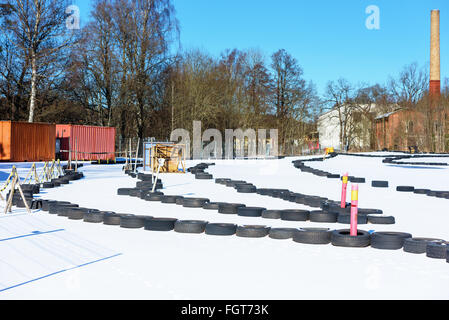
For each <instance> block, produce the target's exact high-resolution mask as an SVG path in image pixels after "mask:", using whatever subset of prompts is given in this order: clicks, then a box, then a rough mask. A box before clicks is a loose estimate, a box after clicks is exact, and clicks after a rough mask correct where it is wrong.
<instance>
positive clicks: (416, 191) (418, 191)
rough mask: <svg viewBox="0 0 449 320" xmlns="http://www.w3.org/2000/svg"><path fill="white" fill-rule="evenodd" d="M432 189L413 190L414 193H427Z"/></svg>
mask: <svg viewBox="0 0 449 320" xmlns="http://www.w3.org/2000/svg"><path fill="white" fill-rule="evenodd" d="M429 191H430V189H415V190H413V193H416V194H427V193H428V192H429Z"/></svg>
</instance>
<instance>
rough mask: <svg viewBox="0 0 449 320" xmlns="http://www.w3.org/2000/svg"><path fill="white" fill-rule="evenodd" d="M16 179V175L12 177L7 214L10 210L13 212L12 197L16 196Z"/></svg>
mask: <svg viewBox="0 0 449 320" xmlns="http://www.w3.org/2000/svg"><path fill="white" fill-rule="evenodd" d="M16 179H17V177H14V178H13V179H12V184H11V192H10V193H9V198H8V201H7V202H6V208H5V214H7V213H8V212H11V205H12V197H13V196H14V190H15V185H16Z"/></svg>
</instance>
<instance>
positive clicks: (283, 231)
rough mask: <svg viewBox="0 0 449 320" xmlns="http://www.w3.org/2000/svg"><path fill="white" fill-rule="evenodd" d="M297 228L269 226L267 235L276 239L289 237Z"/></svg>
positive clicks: (291, 236)
mask: <svg viewBox="0 0 449 320" xmlns="http://www.w3.org/2000/svg"><path fill="white" fill-rule="evenodd" d="M297 230H298V229H295V228H270V231H269V233H268V236H269V237H270V238H271V239H277V240H285V239H291V238H293V235H294V234H295V231H297Z"/></svg>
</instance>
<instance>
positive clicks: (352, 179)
mask: <svg viewBox="0 0 449 320" xmlns="http://www.w3.org/2000/svg"><path fill="white" fill-rule="evenodd" d="M349 181H350V182H352V183H365V178H358V177H353V178H350V179H349Z"/></svg>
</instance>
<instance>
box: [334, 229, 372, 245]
mask: <svg viewBox="0 0 449 320" xmlns="http://www.w3.org/2000/svg"><path fill="white" fill-rule="evenodd" d="M370 243H371V236H370V234H369V232H368V231H364V230H357V236H351V235H350V230H349V229H343V230H334V231H333V232H332V234H331V244H332V245H333V246H336V247H352V248H356V247H359V248H362V247H368V246H369V245H370Z"/></svg>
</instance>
